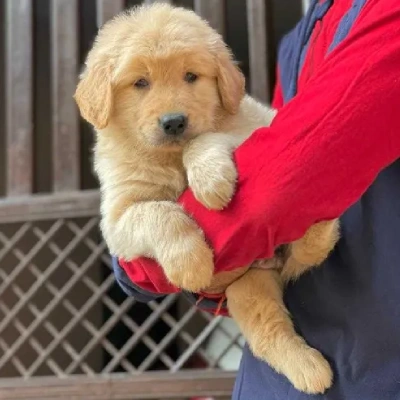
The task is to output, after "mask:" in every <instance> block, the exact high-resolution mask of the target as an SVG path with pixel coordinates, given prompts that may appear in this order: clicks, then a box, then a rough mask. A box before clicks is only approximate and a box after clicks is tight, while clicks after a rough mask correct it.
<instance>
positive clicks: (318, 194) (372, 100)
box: [130, 1, 400, 270]
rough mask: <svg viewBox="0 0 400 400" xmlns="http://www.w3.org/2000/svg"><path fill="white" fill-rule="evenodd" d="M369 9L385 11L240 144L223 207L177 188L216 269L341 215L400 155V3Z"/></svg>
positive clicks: (368, 18) (264, 253)
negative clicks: (211, 206) (230, 195)
mask: <svg viewBox="0 0 400 400" xmlns="http://www.w3.org/2000/svg"><path fill="white" fill-rule="evenodd" d="M385 7H388V8H387V10H388V11H384V8H385ZM373 9H374V10H376V9H378V10H379V12H381V13H382V14H381V15H376V14H372V12H371V13H370V14H371V15H364V16H363V19H362V22H361V21H360V22H359V23H358V25H356V26H354V27H353V30H352V33H351V34H350V35H349V36H348V38H347V39H346V40H345V41H344V42H342V43H341V44H340V45H339V46H338V47H337V48H336V49H335V50H334V51H333V52H332V53H331V54H329V55H328V56H327V57H326V59H325V61H324V62H323V63H322V64H321V65H320V66H318V69H317V70H316V71H315V72H314V75H313V77H312V78H311V79H310V81H309V82H308V83H307V84H306V85H305V86H304V87H303V90H302V92H301V93H299V94H298V95H297V96H296V97H295V98H294V99H293V100H292V101H290V102H289V103H287V104H286V105H285V106H284V107H282V108H281V109H280V111H279V113H278V115H277V117H276V118H275V120H274V122H273V124H272V126H271V127H270V128H261V129H259V130H257V131H256V132H255V133H254V135H252V137H251V138H250V139H249V140H248V141H247V142H246V143H244V144H243V145H242V146H241V147H240V148H239V149H238V150H237V152H236V156H235V157H236V162H237V167H238V171H239V182H238V190H237V193H236V195H235V197H234V199H233V201H232V203H231V204H230V206H229V207H228V208H227V209H226V210H224V211H222V212H213V211H208V210H207V209H206V208H204V207H203V206H202V205H200V204H199V203H198V202H197V201H196V200H195V199H194V197H193V194H192V193H191V192H190V190H188V191H186V192H185V193H184V194H183V195H182V197H181V199H180V202H181V203H182V204H183V206H184V208H185V210H186V211H187V212H188V213H189V214H191V215H192V216H193V218H194V219H195V220H196V221H197V222H198V224H199V226H200V227H202V228H203V230H204V232H205V234H206V237H207V238H208V240H209V241H210V243H211V245H212V246H213V248H214V250H215V265H216V269H217V270H227V269H232V268H234V267H238V266H242V265H246V264H248V263H250V262H252V261H253V260H255V259H257V258H264V257H270V256H271V255H272V254H273V251H274V249H275V247H276V246H278V245H280V244H282V243H288V242H291V241H293V240H295V239H297V238H299V237H301V236H302V235H303V234H304V232H305V231H306V229H307V228H308V227H310V226H311V225H312V224H313V223H315V222H317V221H320V220H326V219H332V218H335V217H338V216H340V215H341V214H342V213H343V212H344V211H345V210H346V209H347V208H348V207H349V206H350V205H352V204H353V203H355V202H356V201H357V200H358V199H359V198H360V197H361V195H362V194H363V193H364V192H365V191H366V189H367V188H368V187H369V186H370V185H371V184H372V182H373V181H374V180H375V178H376V176H377V174H378V173H379V172H380V171H381V170H382V169H384V168H385V167H386V166H388V165H389V164H391V163H392V162H393V161H395V160H396V159H397V158H398V157H399V155H400V72H399V71H400V69H399V66H400V5H399V4H398V3H397V1H396V2H395V1H388V2H386V3H385V5H381V6H380V8H378V7H377V6H375V7H373ZM140 262H141V263H142V264H141V266H142V267H147V266H151V263H149V261H147V260H143V259H142V260H140ZM135 265H139V264H138V262H137V261H135V262H133V263H131V266H130V267H131V268H135Z"/></svg>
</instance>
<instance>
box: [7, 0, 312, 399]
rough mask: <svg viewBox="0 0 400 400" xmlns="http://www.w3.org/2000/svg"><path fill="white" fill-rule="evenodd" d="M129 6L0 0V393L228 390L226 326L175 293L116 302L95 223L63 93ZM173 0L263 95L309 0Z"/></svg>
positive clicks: (79, 142)
mask: <svg viewBox="0 0 400 400" xmlns="http://www.w3.org/2000/svg"><path fill="white" fill-rule="evenodd" d="M147 2H151V1H147ZM140 3H141V1H132V0H126V1H123V0H0V399H5V400H11V399H24V400H29V399H38V400H39V399H40V400H42V399H43V398H44V395H43V394H44V393H46V396H47V397H46V398H49V399H50V398H51V399H53V398H54V399H71V398H74V399H75V398H76V399H82V400H85V399H93V398H94V396H95V397H96V399H99V400H108V399H121V400H128V399H129V400H131V399H155V400H157V399H159V400H161V399H175V400H178V399H186V400H199V399H206V398H207V399H208V398H213V399H220V400H222V399H228V398H229V395H230V392H231V388H232V384H233V379H234V375H235V373H234V371H235V370H237V368H238V364H239V361H240V355H241V348H242V346H243V341H242V338H241V336H240V334H239V332H238V330H237V328H236V326H235V324H234V323H233V321H231V320H229V319H223V318H222V317H213V316H212V315H208V314H205V313H203V312H200V311H197V310H196V309H195V308H194V307H192V306H190V305H189V304H188V303H187V302H186V300H185V299H184V298H183V297H180V296H179V295H172V296H169V297H167V298H165V299H162V300H160V301H157V302H152V303H150V304H147V305H145V304H140V303H136V302H135V301H134V300H132V299H130V298H127V297H126V296H125V295H124V294H123V293H122V291H121V290H120V289H119V287H117V285H116V284H115V282H114V279H113V276H112V274H111V269H110V259H109V256H108V254H107V250H106V247H105V244H104V242H103V241H102V240H101V237H100V235H99V231H98V222H99V217H98V206H99V195H98V191H97V182H96V179H95V177H94V175H93V173H92V168H91V145H92V142H93V132H92V130H91V128H90V127H89V126H88V125H87V124H86V123H84V122H83V121H82V120H80V118H79V116H78V112H77V109H76V106H75V104H74V102H73V99H72V95H73V93H74V90H75V86H76V81H77V75H78V73H79V71H80V69H81V65H82V63H83V60H84V58H85V55H86V53H87V51H88V49H89V48H90V46H91V44H92V41H93V38H94V36H95V34H96V32H97V30H98V28H99V27H101V25H102V24H103V23H104V22H105V21H107V20H108V19H109V18H112V16H113V15H115V14H117V13H118V12H120V11H121V10H123V9H124V8H127V7H131V6H134V5H136V4H140ZM172 3H174V4H176V5H181V6H184V7H188V8H192V9H194V10H195V11H196V12H197V13H199V14H200V15H202V16H203V17H204V18H206V19H208V20H209V21H210V23H211V25H212V26H213V27H215V28H216V29H217V30H219V31H220V32H221V33H222V34H223V36H224V38H225V40H226V41H227V43H228V44H229V45H230V46H231V48H232V49H233V52H234V54H235V56H236V58H237V60H238V61H239V62H240V66H241V68H242V70H243V71H244V73H245V74H246V77H247V86H248V91H249V92H250V93H251V94H253V95H254V96H255V97H257V98H258V99H260V100H262V101H265V102H268V101H270V98H271V93H272V91H273V85H274V79H275V76H274V75H275V56H276V48H277V44H278V43H279V40H280V38H281V37H282V35H283V34H284V33H285V32H287V31H288V30H289V29H290V28H291V27H293V26H294V25H295V23H296V21H298V19H299V18H300V17H301V15H302V13H303V12H304V11H305V10H306V9H307V7H308V2H307V1H301V0H247V1H246V0H176V1H172ZM171 373H174V375H171ZM68 396H69V397H68ZM72 396H75V397H72ZM249 400H250V399H249Z"/></svg>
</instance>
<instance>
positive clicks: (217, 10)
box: [194, 0, 226, 36]
mask: <svg viewBox="0 0 400 400" xmlns="http://www.w3.org/2000/svg"><path fill="white" fill-rule="evenodd" d="M194 10H195V11H196V12H197V14H199V15H200V16H201V17H203V18H205V19H206V20H207V21H208V22H209V23H210V25H211V26H212V27H213V28H214V29H216V30H217V31H218V32H219V33H220V34H221V35H222V36H224V35H225V33H226V31H225V30H226V21H225V17H226V13H225V10H226V3H225V0H206V1H205V0H194Z"/></svg>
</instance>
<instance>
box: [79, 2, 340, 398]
mask: <svg viewBox="0 0 400 400" xmlns="http://www.w3.org/2000/svg"><path fill="white" fill-rule="evenodd" d="M188 72H190V73H194V74H196V75H197V76H198V79H197V80H196V81H195V82H192V83H189V82H187V81H186V80H185V79H184V78H185V74H187V73H188ZM143 79H145V80H146V81H147V82H148V83H149V85H148V86H145V87H136V86H135V83H136V85H137V84H138V81H140V80H143ZM139 83H140V82H139ZM75 99H76V101H77V103H78V106H79V108H80V111H81V114H82V116H83V117H84V118H85V119H86V120H87V121H89V122H90V123H91V124H92V125H93V126H94V127H95V129H96V131H97V136H96V145H95V170H96V172H97V174H98V177H99V180H100V186H101V194H102V204H101V215H102V221H101V229H102V232H103V235H104V238H105V240H106V242H107V244H108V246H109V248H110V251H111V252H112V253H113V254H115V255H118V256H119V257H123V258H125V259H133V258H136V257H138V256H147V257H152V258H155V259H156V260H157V261H158V262H159V263H160V264H161V265H162V267H163V269H164V272H165V274H166V276H167V278H168V279H169V280H170V281H171V282H172V283H173V284H175V285H177V286H179V287H181V288H182V289H186V290H190V291H193V292H197V291H199V290H204V291H206V292H207V291H208V292H210V293H216V292H223V291H225V292H226V295H227V298H228V307H229V310H230V313H231V315H232V317H233V318H234V319H235V320H236V321H237V323H238V325H239V327H240V329H241V330H242V332H243V334H244V336H245V337H246V339H247V341H248V343H249V345H250V348H251V349H252V351H253V352H254V354H255V355H256V356H257V357H259V358H261V359H263V360H265V361H266V362H268V363H269V364H270V365H271V366H272V367H273V368H275V369H276V370H277V371H278V372H280V373H283V374H285V375H286V376H287V378H288V379H289V380H290V381H291V382H292V383H293V385H294V386H295V387H296V388H297V389H299V390H302V391H305V392H308V393H321V392H323V391H325V389H326V388H328V387H329V386H330V384H331V380H332V372H331V369H330V367H329V365H328V363H327V362H326V360H325V359H324V358H323V356H322V355H321V354H320V353H319V352H318V351H317V350H315V349H313V348H311V347H310V346H308V345H307V344H306V342H305V341H304V339H303V338H301V337H300V336H299V335H297V334H296V332H295V330H294V328H293V324H292V322H291V319H290V317H289V313H288V311H287V310H286V308H285V306H284V304H283V300H282V290H283V283H284V282H285V281H287V280H289V279H293V278H296V277H297V276H299V275H300V274H301V273H303V272H305V271H306V270H308V269H310V268H311V267H312V266H314V265H317V264H319V263H321V262H322V261H323V260H324V259H325V258H326V256H327V255H328V253H329V252H330V251H331V249H332V248H333V246H334V245H335V243H336V240H337V236H338V225H337V221H330V222H321V223H319V224H317V225H314V226H313V227H311V228H310V230H309V231H308V232H307V233H306V235H305V236H304V237H303V238H302V239H300V240H298V241H296V242H294V243H292V244H290V245H289V253H288V254H289V255H288V257H286V261H285V263H284V265H283V266H282V265H280V262H281V260H279V259H273V260H267V261H265V262H263V263H266V264H268V265H272V266H275V267H279V268H275V269H260V268H252V269H249V267H244V268H242V269H239V270H237V271H234V272H224V273H220V274H215V275H214V274H213V254H212V251H211V249H210V248H209V247H208V245H207V244H206V242H205V240H204V236H203V233H202V231H201V230H200V229H199V228H198V227H197V225H196V224H195V223H194V221H193V220H192V219H191V218H190V217H188V216H187V215H185V213H184V212H183V210H182V209H181V207H180V206H179V205H178V204H176V203H175V200H176V199H177V198H178V196H179V195H180V194H181V193H182V191H183V190H184V189H185V188H186V187H187V186H188V185H189V186H190V187H191V188H192V190H193V192H194V194H195V196H196V198H197V199H198V200H199V201H201V202H202V203H203V204H205V205H206V206H207V207H209V208H212V209H222V208H223V207H224V206H225V205H226V204H227V203H228V202H229V201H230V199H231V197H232V195H233V193H234V188H235V181H236V169H235V165H234V163H233V161H232V152H233V150H234V149H235V148H236V147H237V146H238V145H239V144H240V143H242V142H243V140H245V139H246V138H247V137H248V136H249V135H250V134H251V132H253V131H254V130H255V129H256V128H258V127H260V126H263V125H264V126H266V125H269V124H270V123H271V121H272V119H273V117H274V115H275V112H274V111H273V110H271V109H268V108H267V107H265V106H264V105H262V104H260V103H258V102H256V101H255V100H254V99H252V98H251V97H249V96H247V95H245V93H244V78H243V75H242V74H241V72H240V71H239V70H238V69H237V68H236V66H235V64H234V62H233V60H232V57H231V53H230V52H229V50H228V49H227V47H226V45H225V44H224V42H223V40H222V39H221V37H220V35H218V34H217V33H216V32H215V31H214V30H213V29H211V28H210V27H209V26H208V24H207V23H205V22H204V21H203V20H202V19H201V18H199V17H198V16H197V15H196V14H194V13H193V12H191V11H188V10H185V9H182V8H174V7H171V6H168V5H165V4H164V5H162V4H156V5H153V6H142V7H140V8H135V9H133V10H131V11H130V12H128V13H125V14H122V15H120V16H118V17H117V18H115V19H114V20H112V21H111V22H109V23H107V24H106V25H105V26H104V27H103V28H102V29H101V31H100V32H99V35H98V37H97V39H96V42H95V44H94V46H93V48H92V50H91V51H90V53H89V55H88V58H87V61H86V68H85V71H84V72H83V74H82V76H81V80H80V82H79V85H78V87H77V90H76V94H75ZM171 112H181V113H184V114H186V115H187V116H188V121H189V122H188V127H187V129H186V131H185V132H184V134H183V135H181V136H179V137H173V138H171V137H168V135H166V134H165V133H164V132H163V131H162V129H161V128H160V127H159V123H158V121H159V118H160V117H161V116H162V115H164V114H166V113H171ZM259 263H260V262H259ZM259 263H258V264H259ZM258 266H260V265H258Z"/></svg>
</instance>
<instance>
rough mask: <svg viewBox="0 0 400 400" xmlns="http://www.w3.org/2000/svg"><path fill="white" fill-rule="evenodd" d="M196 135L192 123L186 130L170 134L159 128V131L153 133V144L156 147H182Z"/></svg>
mask: <svg viewBox="0 0 400 400" xmlns="http://www.w3.org/2000/svg"><path fill="white" fill-rule="evenodd" d="M196 136H197V134H196V133H195V131H194V130H193V129H191V126H190V125H189V126H188V127H187V128H186V129H185V131H184V132H182V133H180V134H176V135H168V134H165V133H164V132H162V131H161V130H157V132H155V133H154V135H152V140H151V144H152V145H153V146H155V147H165V148H181V147H183V146H184V145H185V144H186V143H187V142H188V141H190V140H191V139H193V138H195V137H196Z"/></svg>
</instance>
